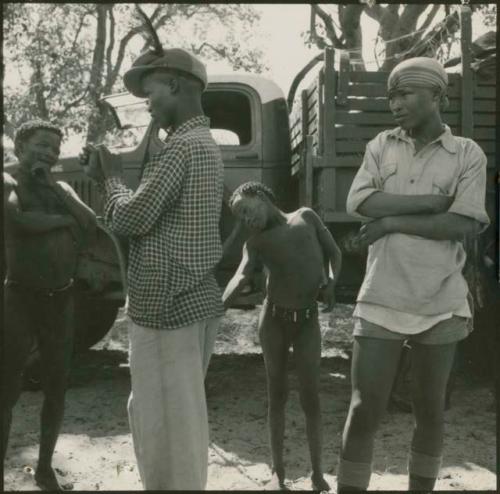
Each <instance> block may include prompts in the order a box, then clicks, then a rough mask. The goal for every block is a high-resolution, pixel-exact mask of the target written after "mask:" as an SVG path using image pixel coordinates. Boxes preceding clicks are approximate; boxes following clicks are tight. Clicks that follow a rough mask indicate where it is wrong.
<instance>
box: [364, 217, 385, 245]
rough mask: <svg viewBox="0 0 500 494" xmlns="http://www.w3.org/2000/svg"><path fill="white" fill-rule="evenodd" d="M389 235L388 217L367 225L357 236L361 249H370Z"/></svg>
mask: <svg viewBox="0 0 500 494" xmlns="http://www.w3.org/2000/svg"><path fill="white" fill-rule="evenodd" d="M388 233H389V226H388V217H385V218H379V219H376V220H373V221H370V222H369V223H365V224H364V225H363V226H362V227H361V228H360V229H359V233H358V235H357V237H358V242H359V245H360V246H361V247H368V246H369V245H371V244H373V243H374V242H376V241H377V240H378V239H379V238H382V237H383V236H384V235H387V234H388Z"/></svg>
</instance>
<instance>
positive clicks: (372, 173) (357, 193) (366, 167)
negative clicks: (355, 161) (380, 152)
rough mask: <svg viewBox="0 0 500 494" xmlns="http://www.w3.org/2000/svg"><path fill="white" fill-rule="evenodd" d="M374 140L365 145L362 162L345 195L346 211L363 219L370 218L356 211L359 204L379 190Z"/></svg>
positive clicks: (379, 181) (378, 173) (379, 180)
mask: <svg viewBox="0 0 500 494" xmlns="http://www.w3.org/2000/svg"><path fill="white" fill-rule="evenodd" d="M374 145H375V141H372V142H370V143H368V145H367V146H366V151H365V155H364V158H363V163H362V164H361V166H360V168H359V170H358V172H357V173H356V176H355V177H354V180H353V182H352V185H351V188H350V190H349V194H348V196H347V203H346V211H347V213H348V214H350V215H351V216H355V217H357V218H361V219H363V220H371V219H372V218H368V217H367V216H363V215H362V214H360V213H358V208H359V206H361V204H362V203H363V202H364V201H365V200H366V199H367V198H368V197H370V196H371V195H372V194H373V193H374V192H380V191H381V179H380V172H379V168H378V165H377V157H376V155H377V153H376V152H375V151H376V150H374Z"/></svg>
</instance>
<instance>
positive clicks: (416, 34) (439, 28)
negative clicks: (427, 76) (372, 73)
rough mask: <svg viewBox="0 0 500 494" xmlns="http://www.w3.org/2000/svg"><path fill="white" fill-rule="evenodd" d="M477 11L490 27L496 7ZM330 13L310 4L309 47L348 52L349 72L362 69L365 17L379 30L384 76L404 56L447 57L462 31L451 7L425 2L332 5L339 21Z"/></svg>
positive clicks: (366, 1) (364, 1)
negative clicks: (314, 46) (310, 45)
mask: <svg viewBox="0 0 500 494" xmlns="http://www.w3.org/2000/svg"><path fill="white" fill-rule="evenodd" d="M471 8H473V9H475V8H476V7H475V6H471ZM481 9H482V11H481V12H482V13H483V15H484V18H485V22H490V23H492V24H494V23H495V21H496V6H490V5H487V6H483V7H481ZM330 11H331V7H330V8H329V7H327V6H321V5H317V4H311V26H310V30H309V32H308V33H307V42H308V43H309V44H316V45H317V46H318V48H320V49H323V48H325V47H326V46H333V47H334V48H338V49H343V50H346V51H348V52H349V55H350V59H351V63H352V65H353V68H354V69H358V70H364V69H365V64H364V61H363V59H362V56H361V47H362V45H363V34H362V30H361V24H360V18H361V15H362V14H363V13H365V14H366V15H367V16H369V17H370V18H371V19H373V20H375V21H376V22H377V23H378V25H379V28H378V33H377V35H378V36H377V40H380V42H381V44H382V45H383V50H382V52H383V55H382V57H380V58H381V60H379V57H378V56H377V55H375V56H376V58H377V63H378V64H379V68H380V70H383V71H389V70H391V69H392V68H393V67H394V66H395V65H396V64H397V63H398V62H400V61H401V60H403V59H404V58H408V57H414V56H437V57H438V58H446V56H448V55H449V52H450V49H451V45H452V44H453V43H454V42H456V40H457V36H456V34H457V32H458V31H459V29H460V19H459V15H458V12H457V11H456V10H453V11H451V9H450V6H449V5H439V4H428V3H426V2H419V3H411V4H396V3H391V4H386V5H382V4H378V3H377V2H375V1H374V0H361V1H360V3H358V4H346V5H338V6H336V14H337V15H336V17H337V18H338V22H336V21H335V19H334V16H333V15H332V13H330ZM438 19H440V22H439V23H437V25H435V26H434V25H433V23H435V21H436V20H438ZM376 48H377V47H375V50H374V52H375V53H376ZM443 61H444V60H443Z"/></svg>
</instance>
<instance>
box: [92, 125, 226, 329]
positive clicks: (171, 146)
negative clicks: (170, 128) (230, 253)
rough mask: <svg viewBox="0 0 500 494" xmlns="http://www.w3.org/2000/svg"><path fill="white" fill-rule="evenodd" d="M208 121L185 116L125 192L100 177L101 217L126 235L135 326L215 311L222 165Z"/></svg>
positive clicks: (175, 324) (218, 304)
mask: <svg viewBox="0 0 500 494" xmlns="http://www.w3.org/2000/svg"><path fill="white" fill-rule="evenodd" d="M209 126H210V120H209V119H208V118H207V117H205V116H198V117H195V118H192V119H190V120H188V121H187V122H185V123H184V124H183V125H181V126H180V127H179V128H178V129H177V130H176V131H175V132H173V133H172V134H171V135H170V136H169V137H168V139H167V140H166V142H165V146H164V147H163V149H162V150H161V151H160V152H159V153H157V154H155V155H154V156H153V157H152V158H151V159H150V161H149V162H148V163H147V164H146V165H145V167H144V173H143V176H142V180H141V183H140V184H139V187H138V188H137V190H136V191H135V192H132V191H131V190H130V189H129V188H128V187H127V186H126V185H125V184H124V183H123V181H122V179H121V178H115V177H113V178H108V179H107V180H105V183H104V187H102V186H101V190H102V189H104V194H105V205H104V221H105V223H106V225H107V226H108V227H109V228H110V229H111V230H112V231H113V232H115V233H117V234H119V235H123V236H126V237H128V238H129V241H130V249H129V267H128V298H129V302H128V315H129V317H130V318H131V319H132V320H133V321H134V322H135V323H136V324H139V325H141V326H145V327H149V328H155V329H176V328H180V327H183V326H187V325H190V324H192V323H194V322H196V321H199V320H202V319H206V318H210V317H216V316H219V315H222V314H223V312H224V310H223V305H222V300H221V290H220V288H219V286H218V285H217V282H216V280H215V275H214V269H215V266H216V264H217V262H218V261H219V260H220V258H221V255H222V246H221V240H220V234H219V218H220V213H221V207H222V193H223V173H224V165H223V163H222V158H221V154H220V149H219V147H218V146H217V144H216V143H215V141H214V140H213V138H212V136H211V134H210V128H209Z"/></svg>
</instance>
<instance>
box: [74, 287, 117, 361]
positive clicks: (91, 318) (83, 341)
mask: <svg viewBox="0 0 500 494" xmlns="http://www.w3.org/2000/svg"><path fill="white" fill-rule="evenodd" d="M119 307H120V304H119V303H118V302H116V301H114V300H103V299H102V298H96V297H92V296H91V295H88V294H86V293H84V292H81V293H80V294H79V295H78V296H77V298H76V300H75V324H76V327H75V353H78V352H81V351H84V350H88V349H89V348H90V347H91V346H93V345H95V344H96V343H97V342H98V341H100V340H102V338H104V336H105V335H106V333H107V332H108V331H109V330H110V329H111V327H112V326H113V324H114V322H115V319H116V315H117V314H118V308H119Z"/></svg>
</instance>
